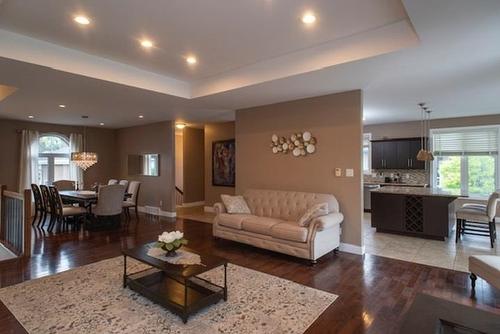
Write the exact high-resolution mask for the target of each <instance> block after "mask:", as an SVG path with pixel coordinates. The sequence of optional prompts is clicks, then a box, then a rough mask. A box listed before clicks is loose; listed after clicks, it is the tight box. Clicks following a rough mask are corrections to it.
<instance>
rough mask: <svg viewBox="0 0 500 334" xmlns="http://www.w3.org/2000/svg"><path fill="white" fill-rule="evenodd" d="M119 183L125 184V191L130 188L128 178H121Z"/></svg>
mask: <svg viewBox="0 0 500 334" xmlns="http://www.w3.org/2000/svg"><path fill="white" fill-rule="evenodd" d="M118 184H121V185H122V186H125V192H127V190H128V180H120V182H118Z"/></svg>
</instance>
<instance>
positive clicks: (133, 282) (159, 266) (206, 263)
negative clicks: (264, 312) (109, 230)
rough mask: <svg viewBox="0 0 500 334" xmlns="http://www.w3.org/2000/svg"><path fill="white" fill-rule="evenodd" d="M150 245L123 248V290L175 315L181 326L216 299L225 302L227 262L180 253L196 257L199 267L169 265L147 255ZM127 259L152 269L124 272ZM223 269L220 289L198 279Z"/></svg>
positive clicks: (204, 280) (202, 254) (209, 256)
mask: <svg viewBox="0 0 500 334" xmlns="http://www.w3.org/2000/svg"><path fill="white" fill-rule="evenodd" d="M150 247H151V244H145V245H142V246H139V247H136V248H131V249H125V250H123V251H122V254H123V257H124V258H123V287H124V288H126V287H127V286H128V287H129V288H130V289H132V290H134V291H137V292H139V293H140V294H141V295H143V296H144V297H146V298H148V299H149V300H151V301H153V302H155V303H157V304H160V305H162V306H163V307H165V308H167V309H169V310H170V311H172V312H173V313H175V314H177V315H179V316H180V317H181V318H182V321H183V322H184V323H186V322H187V320H188V317H189V316H190V315H192V314H193V313H195V312H197V311H199V310H200V309H202V308H204V307H207V306H208V305H211V304H215V303H217V302H218V301H219V300H221V299H224V300H225V301H227V261H226V260H225V259H223V258H220V257H218V256H214V255H209V254H205V253H199V252H195V251H193V250H191V249H189V248H187V247H183V248H182V249H183V250H186V251H189V252H191V253H195V254H198V255H200V257H201V265H181V264H171V263H168V262H166V261H162V260H160V259H157V258H155V257H152V256H149V255H148V254H147V253H148V250H149V249H150ZM127 257H131V258H133V259H135V260H137V261H139V262H142V263H144V264H147V265H149V266H151V267H152V268H149V269H146V270H142V271H139V272H135V273H127ZM219 266H224V286H220V285H217V284H214V283H212V282H210V281H208V280H206V279H203V278H200V277H198V275H200V274H203V273H205V272H207V271H209V270H211V269H214V268H217V267H219Z"/></svg>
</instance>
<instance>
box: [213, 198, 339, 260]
mask: <svg viewBox="0 0 500 334" xmlns="http://www.w3.org/2000/svg"><path fill="white" fill-rule="evenodd" d="M243 197H244V198H245V200H246V201H247V204H248V206H249V208H250V211H251V212H252V214H250V215H249V214H229V213H227V212H226V209H225V207H224V205H223V204H222V203H216V204H215V205H214V208H215V212H216V214H217V215H216V217H215V220H214V224H213V235H214V237H217V238H222V239H229V240H233V241H238V242H242V243H246V244H249V245H252V246H256V247H260V248H265V249H269V250H272V251H276V252H280V253H285V254H289V255H293V256H297V257H300V258H304V259H308V260H311V261H312V262H315V261H316V259H318V258H319V257H321V256H323V255H325V254H326V253H328V252H330V251H332V250H334V249H336V248H338V247H339V245H340V224H341V223H342V221H343V219H344V216H343V215H342V213H340V212H339V203H338V202H337V199H336V198H335V196H333V195H329V194H316V193H305V192H293V191H277V190H261V189H249V190H247V191H246V192H245V193H244V194H243ZM317 203H328V211H329V213H328V214H327V215H324V216H321V217H318V218H316V219H313V221H311V223H310V224H309V226H308V227H301V226H299V224H298V223H297V221H298V219H299V218H300V217H301V216H302V214H303V213H304V212H305V211H306V210H307V209H308V208H309V207H311V206H312V205H314V204H317Z"/></svg>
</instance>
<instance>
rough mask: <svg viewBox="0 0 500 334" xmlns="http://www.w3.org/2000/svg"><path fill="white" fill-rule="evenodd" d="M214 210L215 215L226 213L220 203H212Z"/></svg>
mask: <svg viewBox="0 0 500 334" xmlns="http://www.w3.org/2000/svg"><path fill="white" fill-rule="evenodd" d="M214 211H215V214H216V215H220V214H221V213H226V212H227V211H226V207H225V206H224V204H222V203H215V204H214Z"/></svg>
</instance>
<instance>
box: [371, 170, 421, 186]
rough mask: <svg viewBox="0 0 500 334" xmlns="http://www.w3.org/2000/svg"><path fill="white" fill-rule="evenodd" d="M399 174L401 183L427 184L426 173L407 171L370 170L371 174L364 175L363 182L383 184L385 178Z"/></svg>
mask: <svg viewBox="0 0 500 334" xmlns="http://www.w3.org/2000/svg"><path fill="white" fill-rule="evenodd" d="M395 173H399V175H401V182H402V183H409V184H426V183H429V177H428V172H427V171H425V170H407V169H384V170H376V169H374V170H372V173H371V174H365V175H364V177H363V181H364V182H381V183H383V182H384V179H385V177H391V174H392V175H393V174H395Z"/></svg>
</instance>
